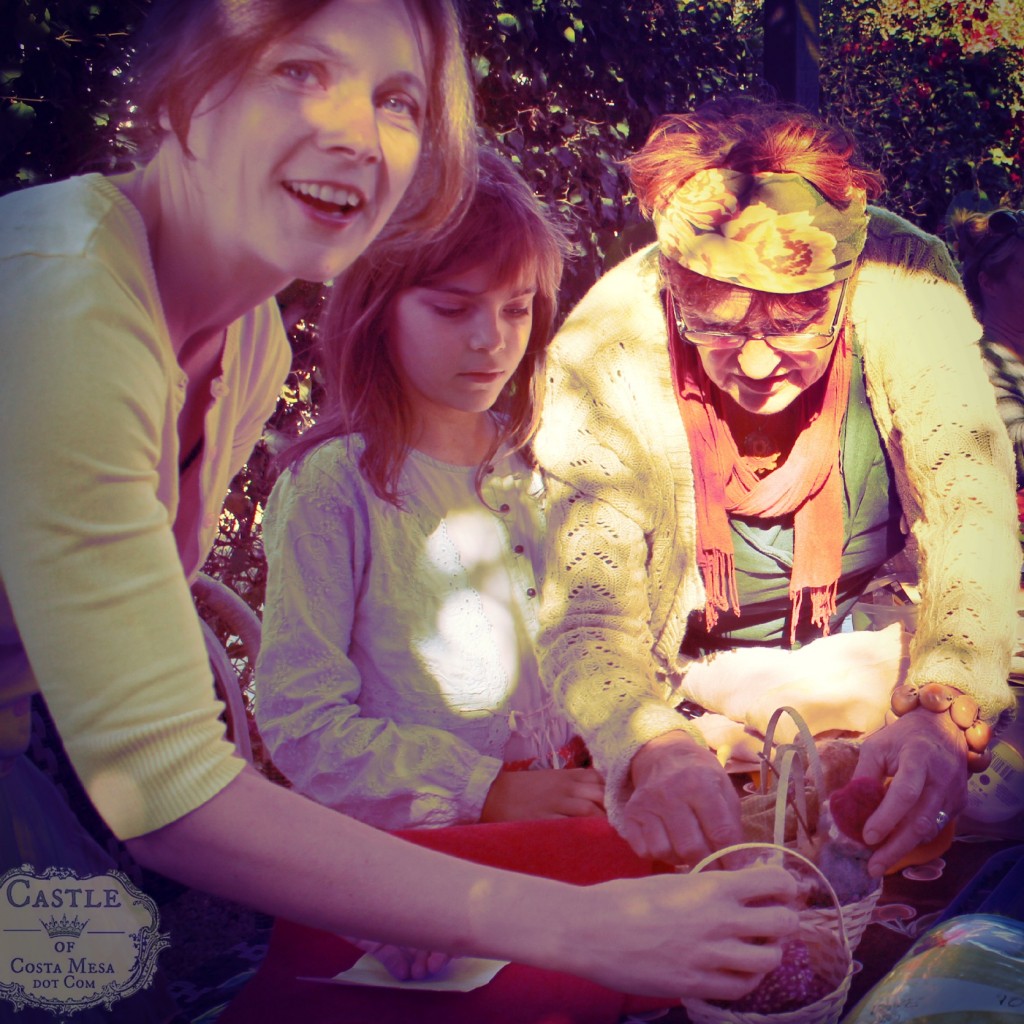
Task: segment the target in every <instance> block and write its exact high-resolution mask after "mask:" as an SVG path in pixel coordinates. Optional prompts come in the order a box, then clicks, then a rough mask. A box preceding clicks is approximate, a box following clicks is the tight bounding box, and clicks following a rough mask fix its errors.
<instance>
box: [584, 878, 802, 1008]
mask: <svg viewBox="0 0 1024 1024" xmlns="http://www.w3.org/2000/svg"><path fill="white" fill-rule="evenodd" d="M584 892H585V893H586V894H587V896H586V898H587V900H588V904H589V907H588V911H589V912H584V913H583V914H582V915H581V917H580V918H579V920H578V924H579V927H580V929H581V931H582V932H583V934H580V935H578V936H576V937H575V938H574V942H578V943H579V955H580V956H581V957H583V958H584V959H585V960H586V962H587V964H588V969H587V970H585V971H582V972H581V973H584V974H585V976H587V977H590V978H592V979H593V980H595V981H597V982H599V983H601V984H604V985H607V986H608V987H610V988H616V989H619V990H622V991H629V992H636V993H638V994H646V995H656V996H667V997H670V998H679V997H685V996H696V997H698V998H701V999H729V1000H732V999H739V998H740V997H741V996H744V995H746V994H747V993H748V992H750V991H752V990H753V989H754V988H755V987H756V986H757V984H758V983H759V982H760V980H761V979H762V978H763V977H764V975H765V974H767V973H768V972H769V971H771V970H773V969H774V968H776V967H778V965H779V963H780V962H781V960H782V945H783V943H784V941H785V940H786V939H787V938H788V937H789V936H790V935H792V933H793V932H795V931H796V930H797V927H798V924H799V918H798V916H797V913H796V911H795V910H794V909H792V907H791V906H787V904H791V903H793V902H794V901H795V899H796V895H797V884H796V880H795V879H794V878H793V876H792V875H791V874H790V873H789V872H788V871H786V870H785V869H784V868H781V867H778V866H766V865H758V866H755V867H750V868H744V869H742V870H732V871H708V872H703V871H702V872H701V873H700V874H696V875H694V874H690V875H683V874H670V875H653V876H651V877H650V878H644V879H635V880H629V881H617V882H606V883H604V884H602V885H596V886H588V887H586V889H585V890H584ZM590 912H592V913H593V914H595V915H599V916H598V917H597V919H596V920H591V916H590Z"/></svg>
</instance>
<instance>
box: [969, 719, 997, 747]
mask: <svg viewBox="0 0 1024 1024" xmlns="http://www.w3.org/2000/svg"><path fill="white" fill-rule="evenodd" d="M964 736H965V737H966V739H967V746H968V747H970V748H971V750H973V751H974V752H975V753H976V754H980V753H982V752H983V751H984V749H985V748H986V747H987V746H988V741H989V740H990V739H992V728H991V726H989V724H988V723H987V722H983V721H982V720H981V719H980V718H979V719H978V720H977V721H976V722H975V723H974V724H973V725H970V726H968V727H967V728H966V729H964Z"/></svg>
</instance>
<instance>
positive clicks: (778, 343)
mask: <svg viewBox="0 0 1024 1024" xmlns="http://www.w3.org/2000/svg"><path fill="white" fill-rule="evenodd" d="M848 281H849V278H847V279H846V280H845V281H843V287H842V291H840V293H839V302H837V303H836V312H835V316H834V317H833V318H832V326H831V327H830V328H829V329H828V333H827V334H823V333H822V332H821V331H794V332H792V333H790V334H762V333H761V332H759V331H750V332H749V333H743V334H739V333H737V332H736V331H694V330H691V329H690V328H689V327H687V326H686V324H685V323H683V318H682V317H681V316H680V315H679V307H678V306H676V326H677V327H678V329H679V334H680V336H681V337H683V338H685V339H686V340H687V341H688V342H690V343H691V344H692V345H696V346H697V347H698V348H711V349H718V350H720V351H733V350H735V349H740V348H743V346H744V345H746V343H747V342H748V341H750V339H751V338H760V339H761V341H763V342H764V343H765V344H766V345H767V346H768V347H769V348H770V349H774V351H776V352H818V351H820V350H821V349H824V348H828V346H829V345H831V344H832V342H833V341H834V340H835V336H836V331H837V330H838V329H839V325H840V323H841V322H842V319H843V311H844V307H845V305H846V285H847V283H848Z"/></svg>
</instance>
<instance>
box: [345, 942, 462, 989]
mask: <svg viewBox="0 0 1024 1024" xmlns="http://www.w3.org/2000/svg"><path fill="white" fill-rule="evenodd" d="M347 941H348V942H351V943H352V945H353V946H358V947H359V948H360V949H361V950H363V951H364V952H366V953H369V954H371V955H372V956H375V957H376V958H377V959H378V960H379V961H380V962H381V963H382V964H383V965H384V966H385V967H386V968H387V969H388V971H389V972H390V973H391V975H392V977H394V978H397V979H398V980H399V981H422V980H423V979H424V978H429V977H430V976H431V975H433V974H437V972H438V971H440V970H442V969H443V968H445V967H447V966H448V964H449V963H451V961H452V959H453V958H452V957H451V956H449V955H448V954H447V953H432V952H430V951H429V950H425V949H410V948H409V947H408V946H392V945H390V944H389V943H386V942H373V941H371V940H369V939H352V938H350V939H348V940H347Z"/></svg>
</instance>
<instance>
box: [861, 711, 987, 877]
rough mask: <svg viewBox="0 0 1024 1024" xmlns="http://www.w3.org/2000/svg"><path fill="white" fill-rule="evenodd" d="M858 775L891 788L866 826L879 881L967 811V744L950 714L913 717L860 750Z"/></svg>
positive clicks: (870, 868)
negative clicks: (946, 823) (941, 818)
mask: <svg viewBox="0 0 1024 1024" xmlns="http://www.w3.org/2000/svg"><path fill="white" fill-rule="evenodd" d="M854 775H867V776H869V777H871V778H874V779H878V780H879V781H882V780H884V779H886V778H888V777H889V776H892V782H891V783H890V784H889V788H888V790H887V791H886V794H885V797H884V798H883V799H882V802H881V804H879V806H878V809H877V810H876V811H875V813H874V814H872V815H871V817H870V818H868V820H867V821H866V822H865V824H864V841H865V842H866V843H867V844H868V845H869V846H877V847H878V848H877V849H876V850H875V851H874V853H873V854H872V855H871V859H870V860H869V861H868V871H869V872H870V873H871V875H872V876H873V877H875V878H880V877H881V876H882V875H883V874H884V873H885V872H886V871H887V870H888V869H889V868H890V867H892V865H893V864H896V863H897V862H898V861H900V860H901V859H902V858H903V857H904V856H905V855H906V854H908V853H909V852H910V851H911V850H913V849H915V848H916V847H918V846H920V845H921V844H922V843H927V842H930V841H931V840H932V839H934V838H935V836H936V835H938V833H939V832H940V831H941V828H942V825H941V824H940V821H939V812H940V811H943V812H945V814H946V818H945V819H944V820H950V819H952V818H955V817H956V816H957V815H958V814H959V813H960V812H961V811H962V810H963V809H964V807H965V806H966V805H967V778H968V770H967V742H966V740H965V739H964V734H963V730H962V729H960V727H959V726H958V725H957V724H956V723H955V722H954V721H953V720H952V719H951V718H950V717H949V715H947V714H941V715H937V714H935V713H934V712H931V711H928V710H926V709H924V708H919V709H917V710H915V711H910V712H908V713H907V714H905V715H903V716H902V717H901V718H897V719H896V721H895V722H893V723H892V724H891V725H887V726H886V727H885V728H884V729H880V730H879V731H878V732H876V733H873V734H872V735H871V736H869V737H868V738H867V739H866V740H864V743H863V745H862V746H861V751H860V758H859V759H858V761H857V767H856V769H855V770H854Z"/></svg>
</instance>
